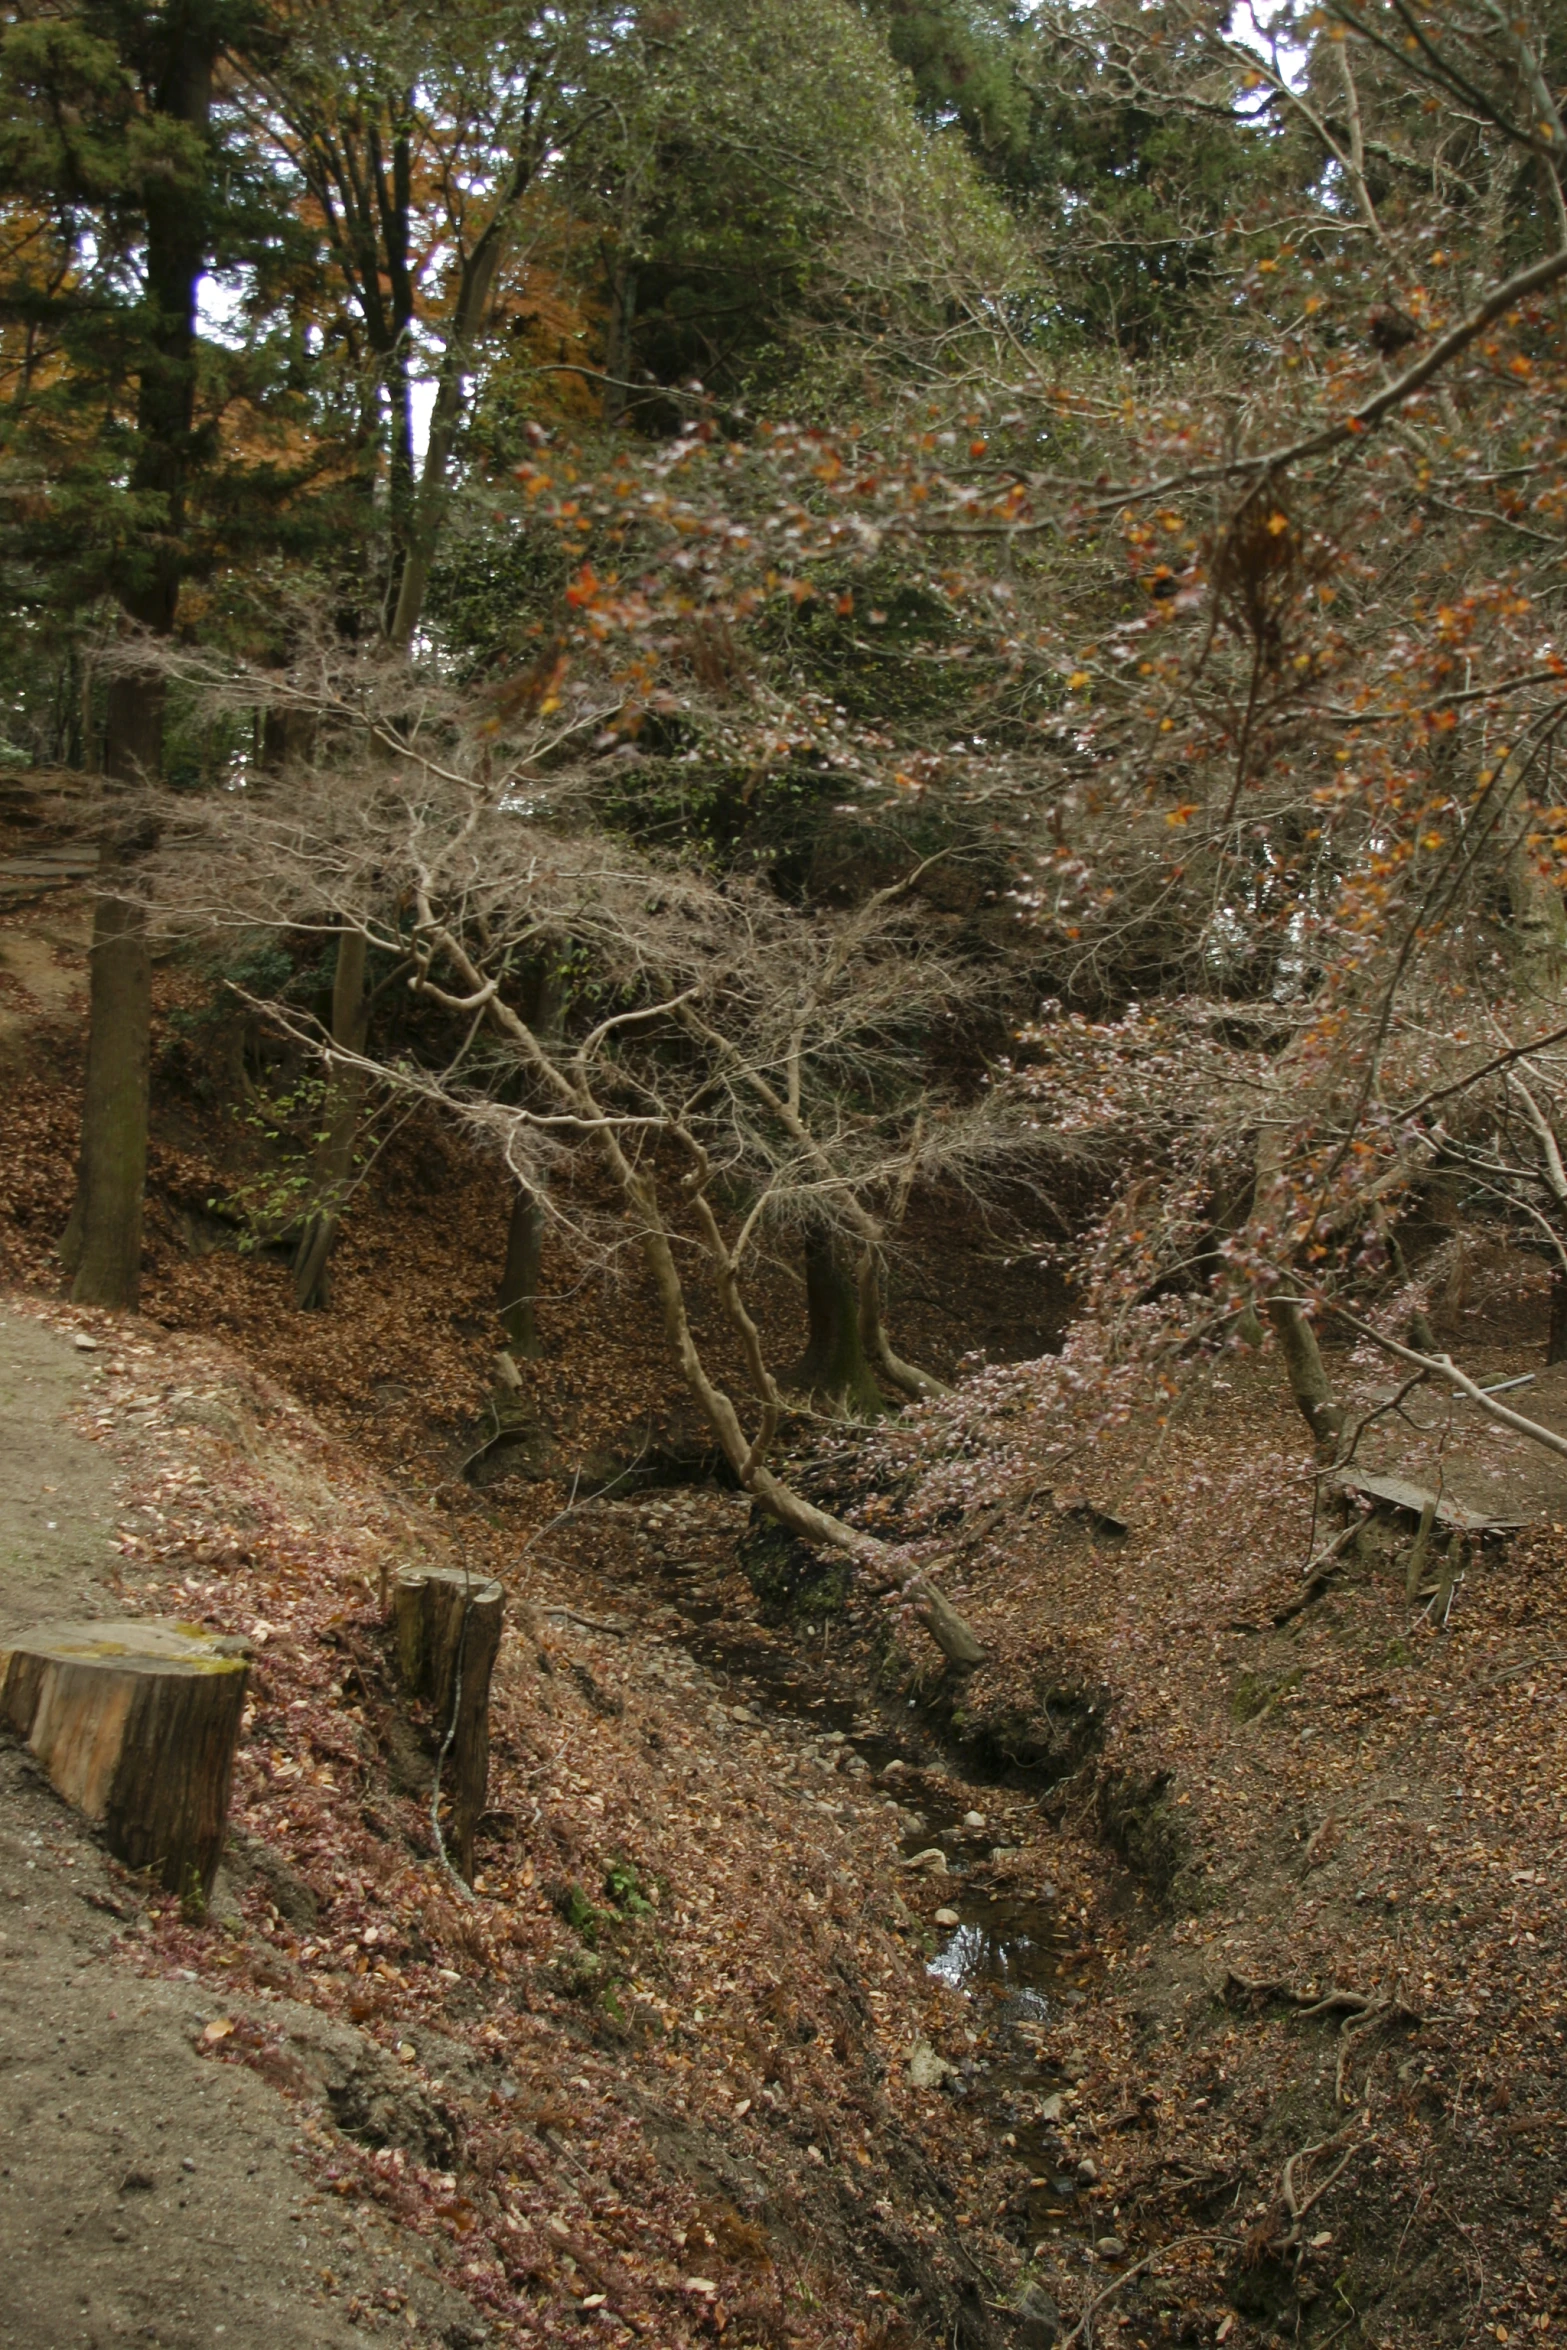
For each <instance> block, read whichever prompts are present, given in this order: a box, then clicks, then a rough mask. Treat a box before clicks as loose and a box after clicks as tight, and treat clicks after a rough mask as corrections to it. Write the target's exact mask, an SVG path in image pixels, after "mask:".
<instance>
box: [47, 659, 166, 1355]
mask: <svg viewBox="0 0 1567 2350" xmlns="http://www.w3.org/2000/svg"><path fill="white" fill-rule="evenodd" d="M163 701H164V695H163V681H162V679H161V678H158V677H153V676H140V677H137V676H132V677H117V678H115V679H114V680H113V681H112V683H111V685H110V687H109V698H108V724H107V731H106V735H105V741H104V772H105V773H106V774H107V775H109V776H111V777H113V778H114V779H116V780H118V781H120V782H124V783H136V782H145V781H146V780H147V779H148V778H150V777H155V776H156V775H157V772H158V767H159V763H160V760H161V757H162V751H163ZM144 841H145V831H144V832H143V833H142V835H141V836H140V837H138V833H137V829H136V827H134V826H131V827H128V828H126V830H125V832H124V833H123V834H122V836H121V837H120V838H118V839H112V838H111V839H109V840H106V841H105V842H103V843H102V845H101V849H100V857H101V862H100V867H99V872H100V878H101V880H102V881H103V883H104V884H105V894H104V895H103V896H101V897H100V898H99V899H98V900H97V903H96V904H95V906H94V908H93V936H92V949H91V953H90V955H89V957H88V1032H87V1077H86V1084H85V1086H84V1089H83V1094H82V1132H81V1146H80V1154H79V1157H78V1161H77V1173H76V1199H75V1203H74V1205H73V1206H72V1209H71V1216H70V1221H69V1223H68V1224H67V1225H66V1228H65V1231H64V1233H63V1234H62V1235H61V1239H60V1258H61V1262H62V1263H63V1265H64V1267H65V1270H66V1272H67V1273H69V1274H70V1275H71V1276H72V1280H71V1296H72V1297H73V1299H74V1300H75V1302H76V1303H77V1304H78V1305H84V1306H113V1307H117V1308H119V1309H121V1310H122V1311H125V1312H129V1313H134V1311H135V1310H136V1306H137V1304H138V1303H139V1301H140V1296H141V1234H142V1206H143V1198H144V1194H145V1190H146V1181H147V1104H148V1072H149V1066H150V1062H151V1053H152V957H151V953H150V951H149V948H148V944H147V924H146V917H145V915H144V913H143V911H142V908H141V906H140V904H139V903H138V902H137V900H136V899H134V898H132V897H129V896H126V897H115V896H112V895H110V894H108V885H109V884H110V883H111V882H112V879H113V875H114V873H115V871H116V870H117V869H119V870H123V869H124V867H125V865H126V864H127V862H128V860H129V856H130V854H131V853H132V851H133V849H134V847H135V846H137V845H143V843H144Z"/></svg>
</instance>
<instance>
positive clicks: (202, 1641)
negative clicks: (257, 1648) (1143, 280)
mask: <svg viewBox="0 0 1567 2350" xmlns="http://www.w3.org/2000/svg"><path fill="white" fill-rule="evenodd" d="M248 1670H249V1667H248V1663H247V1660H246V1657H245V1655H244V1653H243V1652H242V1650H241V1649H239V1648H238V1647H237V1645H236V1644H235V1643H234V1642H232V1641H228V1640H224V1639H221V1638H219V1637H217V1636H216V1635H214V1634H212V1633H209V1632H196V1631H193V1630H192V1629H191V1627H190V1626H189V1625H188V1624H176V1623H166V1622H163V1621H161V1620H159V1619H157V1618H147V1619H139V1620H127V1621H125V1622H121V1623H115V1622H112V1621H110V1622H104V1623H87V1624H40V1625H37V1626H35V1627H34V1628H33V1629H32V1630H31V1631H27V1632H21V1633H18V1634H17V1635H16V1636H15V1638H14V1639H13V1640H12V1641H11V1643H10V1645H9V1647H8V1648H7V1649H5V1650H0V1723H3V1725H4V1727H5V1728H6V1729H8V1730H11V1731H13V1732H14V1733H15V1735H16V1736H17V1737H18V1738H21V1739H24V1740H25V1741H26V1743H27V1745H28V1747H29V1749H30V1750H31V1752H32V1753H33V1754H35V1755H36V1756H37V1758H38V1761H39V1763H40V1764H41V1765H42V1767H43V1769H44V1771H45V1772H46V1773H47V1775H48V1777H49V1780H50V1782H51V1784H52V1785H53V1786H54V1787H55V1789H56V1790H57V1791H58V1793H59V1794H61V1795H62V1796H63V1797H64V1798H65V1800H66V1802H67V1803H71V1804H74V1805H75V1806H76V1808H77V1810H78V1811H81V1812H83V1813H85V1814H86V1816H87V1818H88V1819H90V1820H93V1821H94V1822H96V1823H97V1825H98V1826H99V1827H101V1828H102V1830H103V1832H104V1838H105V1841H106V1842H107V1844H108V1846H109V1849H110V1851H111V1852H113V1853H115V1854H116V1855H117V1857H118V1858H119V1859H121V1860H123V1861H124V1862H125V1863H126V1864H127V1866H129V1867H130V1868H133V1869H151V1870H154V1871H155V1872H156V1874H157V1877H158V1881H159V1883H160V1884H161V1885H162V1886H163V1887H164V1889H165V1890H166V1891H167V1892H170V1893H178V1894H181V1895H183V1896H185V1897H186V1898H190V1897H191V1896H192V1895H196V1896H198V1897H199V1898H200V1899H201V1900H202V1901H205V1899H206V1896H207V1895H208V1893H210V1892H211V1890H212V1879H213V1875H214V1872H215V1871H216V1869H217V1865H218V1860H219V1857H220V1855H221V1853H222V1850H223V1838H224V1831H225V1828H226V1826H227V1821H228V1801H229V1781H230V1777H231V1775H232V1771H233V1765H234V1748H235V1744H236V1741H237V1740H238V1737H239V1723H240V1715H241V1712H242V1711H243V1708H244V1703H245V1682H246V1678H247V1674H248Z"/></svg>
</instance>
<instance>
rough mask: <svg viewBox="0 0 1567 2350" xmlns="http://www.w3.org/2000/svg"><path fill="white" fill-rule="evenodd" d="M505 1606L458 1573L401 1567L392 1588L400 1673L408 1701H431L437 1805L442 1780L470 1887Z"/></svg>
mask: <svg viewBox="0 0 1567 2350" xmlns="http://www.w3.org/2000/svg"><path fill="white" fill-rule="evenodd" d="M504 1605H505V1601H504V1595H503V1593H502V1591H501V1587H500V1585H499V1584H498V1583H492V1582H490V1581H488V1580H487V1579H486V1578H485V1577H483V1576H472V1575H467V1574H464V1573H463V1571H462V1570H461V1568H458V1567H404V1568H403V1570H402V1572H401V1573H400V1574H399V1575H398V1577H397V1580H396V1582H395V1583H394V1584H393V1586H392V1617H393V1622H394V1624H395V1626H396V1631H397V1666H398V1672H399V1674H400V1676H401V1679H402V1684H403V1687H404V1689H405V1690H406V1691H407V1693H408V1695H409V1696H410V1697H424V1698H428V1700H429V1702H430V1707H431V1711H432V1712H433V1714H434V1716H435V1723H436V1740H437V1757H438V1760H437V1782H436V1801H437V1804H438V1803H439V1797H440V1787H441V1783H442V1781H443V1780H444V1783H445V1785H446V1786H447V1787H448V1788H449V1789H450V1792H451V1806H452V1812H451V1841H452V1843H453V1845H454V1847H455V1849H456V1854H457V1868H458V1871H459V1873H460V1875H461V1876H463V1877H464V1878H465V1879H466V1880H467V1882H468V1883H469V1884H472V1882H473V1840H474V1834H475V1831H476V1830H477V1828H478V1825H479V1819H480V1815H481V1813H482V1812H483V1810H484V1797H485V1790H486V1789H487V1787H488V1785H489V1778H490V1676H491V1674H492V1673H493V1672H494V1670H495V1659H496V1656H497V1654H498V1652H499V1649H500V1645H501V1616H502V1613H503V1610H504ZM436 1830H437V1834H439V1833H440V1822H439V1818H438V1817H437V1819H436Z"/></svg>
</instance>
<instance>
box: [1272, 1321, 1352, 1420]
mask: <svg viewBox="0 0 1567 2350" xmlns="http://www.w3.org/2000/svg"><path fill="white" fill-rule="evenodd" d="M1268 1319H1269V1321H1270V1322H1271V1323H1272V1324H1273V1327H1274V1330H1275V1331H1276V1332H1277V1334H1278V1341H1279V1350H1280V1352H1281V1353H1282V1355H1283V1357H1284V1368H1285V1370H1286V1372H1287V1373H1288V1374H1289V1383H1290V1393H1291V1395H1293V1396H1294V1398H1295V1401H1296V1403H1297V1404H1298V1405H1299V1406H1300V1412H1301V1417H1302V1418H1303V1419H1304V1421H1305V1423H1306V1425H1307V1427H1308V1428H1309V1429H1310V1430H1311V1433H1312V1435H1313V1436H1314V1437H1315V1438H1316V1440H1317V1445H1318V1449H1319V1450H1320V1451H1323V1452H1331V1451H1332V1449H1333V1446H1334V1444H1335V1443H1336V1442H1337V1441H1338V1435H1339V1431H1340V1429H1341V1428H1342V1427H1343V1425H1344V1411H1343V1406H1342V1405H1341V1404H1336V1403H1335V1402H1334V1400H1333V1389H1332V1387H1331V1385H1330V1384H1329V1381H1328V1375H1327V1372H1326V1370H1325V1369H1324V1367H1323V1362H1322V1350H1321V1348H1320V1347H1319V1346H1318V1344H1317V1334H1316V1332H1315V1331H1314V1330H1313V1329H1312V1327H1311V1324H1310V1323H1309V1322H1308V1321H1307V1319H1306V1316H1305V1313H1304V1312H1303V1310H1302V1309H1301V1307H1300V1306H1298V1305H1297V1304H1296V1303H1295V1302H1294V1300H1293V1299H1292V1298H1274V1299H1273V1300H1272V1301H1271V1302H1270V1304H1269V1306H1268Z"/></svg>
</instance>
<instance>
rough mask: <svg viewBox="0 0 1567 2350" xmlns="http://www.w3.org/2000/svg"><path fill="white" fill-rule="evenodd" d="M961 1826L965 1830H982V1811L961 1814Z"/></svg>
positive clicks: (983, 1820)
mask: <svg viewBox="0 0 1567 2350" xmlns="http://www.w3.org/2000/svg"><path fill="white" fill-rule="evenodd" d="M963 1825H964V1827H965V1828H982V1827H983V1826H984V1825H985V1815H984V1813H983V1812H982V1811H966V1812H965V1813H964V1814H963Z"/></svg>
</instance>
